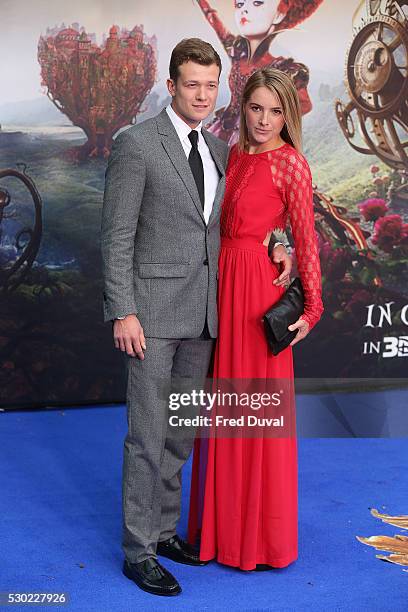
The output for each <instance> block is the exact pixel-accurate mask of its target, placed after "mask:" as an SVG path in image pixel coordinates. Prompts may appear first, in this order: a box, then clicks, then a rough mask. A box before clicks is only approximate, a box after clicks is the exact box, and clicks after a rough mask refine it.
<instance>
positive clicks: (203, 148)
mask: <svg viewBox="0 0 408 612" xmlns="http://www.w3.org/2000/svg"><path fill="white" fill-rule="evenodd" d="M166 111H167V114H168V116H169V117H170V120H171V122H172V124H173V125H174V128H175V130H176V132H177V136H178V137H179V138H180V142H181V144H182V146H183V149H184V153H185V154H186V157H187V159H188V156H189V155H190V151H191V142H190V139H189V137H188V135H189V133H190V132H191V129H192V128H191V127H190V126H189V125H187V123H185V121H183V119H181V117H179V116H178V115H177V113H175V112H174V110H173V108H172V106H171V104H169V106H168V107H167V108H166ZM201 127H202V122H200V123H199V125H198V126H197V127H196V128H194V129H195V130H197V132H198V150H199V153H200V155H201V159H202V162H203V168H204V219H205V222H206V223H208V219H209V218H210V214H211V211H212V207H213V204H214V198H215V192H216V191H217V186H218V181H219V180H220V177H219V174H218V170H217V166H216V165H215V162H214V160H213V158H212V157H211V153H210V149H209V148H208V145H207V143H206V142H205V140H204V136H203V135H202V132H201Z"/></svg>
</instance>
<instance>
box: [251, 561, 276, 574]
mask: <svg viewBox="0 0 408 612" xmlns="http://www.w3.org/2000/svg"><path fill="white" fill-rule="evenodd" d="M273 569H275V568H274V567H273V566H272V565H267V564H266V563H258V565H257V566H256V568H255V572H268V571H269V570H273Z"/></svg>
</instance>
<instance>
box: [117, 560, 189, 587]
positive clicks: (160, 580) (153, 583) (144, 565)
mask: <svg viewBox="0 0 408 612" xmlns="http://www.w3.org/2000/svg"><path fill="white" fill-rule="evenodd" d="M123 573H124V575H125V576H126V578H129V580H133V582H135V583H136V584H137V586H138V587H140V588H141V589H143V591H147V592H148V593H153V595H178V594H179V593H181V586H180V585H179V583H178V582H177V580H176V579H175V577H174V576H173V575H172V574H170V572H168V571H167V570H166V568H165V567H163V566H162V565H160V563H159V562H158V561H157V559H154V558H153V557H151V558H149V559H146V560H145V561H141V562H140V563H129V561H127V560H126V559H125V562H124V563H123Z"/></svg>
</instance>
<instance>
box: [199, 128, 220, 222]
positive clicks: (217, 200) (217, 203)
mask: <svg viewBox="0 0 408 612" xmlns="http://www.w3.org/2000/svg"><path fill="white" fill-rule="evenodd" d="M201 133H202V135H203V137H204V140H205V142H206V143H207V146H208V148H209V149H210V153H211V157H212V158H213V160H214V162H215V165H216V166H217V169H218V172H219V173H220V180H219V181H218V186H217V191H216V192H215V197H214V202H213V207H212V210H211V214H210V218H209V219H208V225H210V223H211V221H212V220H213V218H214V217H215V216H216V215H217V213H218V210H219V208H220V204H221V201H222V198H223V195H224V188H225V168H224V165H223V163H222V161H221V160H220V158H219V157H218V154H217V151H216V149H215V147H214V146H213V144H212V141H211V139H210V138H209V137H208V131H207V130H205V129H202V130H201Z"/></svg>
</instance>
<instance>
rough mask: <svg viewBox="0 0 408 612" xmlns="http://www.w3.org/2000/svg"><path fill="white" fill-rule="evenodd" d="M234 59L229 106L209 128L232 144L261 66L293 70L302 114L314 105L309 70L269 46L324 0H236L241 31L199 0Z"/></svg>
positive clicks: (219, 110)
mask: <svg viewBox="0 0 408 612" xmlns="http://www.w3.org/2000/svg"><path fill="white" fill-rule="evenodd" d="M196 1H197V3H198V5H199V7H200V8H201V10H202V12H203V13H204V15H205V17H206V19H207V21H208V22H209V23H210V24H211V26H212V27H213V28H214V30H215V32H216V34H217V36H218V38H219V39H220V41H221V43H222V45H223V47H224V49H225V51H226V53H227V55H228V57H229V58H230V59H231V72H230V74H229V87H230V91H231V99H230V102H229V104H228V106H227V107H226V108H225V107H224V108H220V109H218V110H217V111H216V113H215V118H214V119H213V121H212V122H211V123H210V125H209V126H208V127H209V130H210V131H211V132H212V133H213V134H215V135H216V136H218V137H219V138H222V139H223V140H225V141H226V142H228V144H229V145H230V146H232V145H233V144H235V143H236V142H237V141H238V134H239V107H240V99H241V94H242V91H243V89H244V85H245V83H246V81H247V79H248V77H250V76H251V74H253V73H254V72H255V70H258V68H265V67H267V66H268V67H270V68H277V69H278V70H282V71H283V72H286V73H287V74H289V75H290V76H291V77H292V78H293V81H294V83H295V86H296V89H297V91H298V94H299V99H300V105H301V110H302V114H303V115H305V114H306V113H308V112H309V111H310V110H311V108H312V103H311V101H310V98H309V94H308V92H307V85H308V82H309V70H308V68H307V66H305V65H304V64H300V63H298V62H295V61H294V60H293V59H292V58H286V57H274V56H273V55H271V53H270V52H269V47H270V45H271V42H272V40H273V39H274V38H275V36H276V35H277V34H279V33H281V32H283V31H285V30H289V29H291V28H293V27H295V26H296V25H298V24H299V23H301V22H302V21H304V20H305V19H307V18H308V17H309V16H310V15H311V14H312V13H313V12H314V11H315V10H316V9H317V8H318V6H319V5H320V4H321V3H322V2H323V0H235V1H234V8H235V21H236V24H237V27H238V30H239V35H238V36H237V35H235V34H233V33H232V32H229V31H228V29H227V28H226V27H225V26H224V24H223V23H222V21H221V19H220V17H219V16H218V13H217V11H216V10H215V9H213V8H212V7H211V6H210V4H209V3H208V2H207V0H196Z"/></svg>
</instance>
